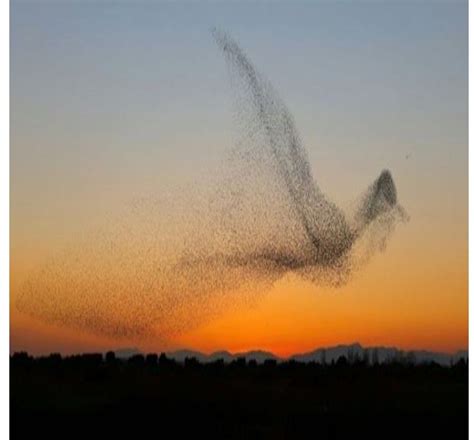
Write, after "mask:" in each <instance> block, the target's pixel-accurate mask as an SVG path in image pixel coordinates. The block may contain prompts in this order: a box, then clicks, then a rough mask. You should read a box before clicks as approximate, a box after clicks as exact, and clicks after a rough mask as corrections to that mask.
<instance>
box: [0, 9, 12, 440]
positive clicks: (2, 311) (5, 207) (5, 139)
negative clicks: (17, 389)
mask: <svg viewBox="0 0 474 440" xmlns="http://www.w3.org/2000/svg"><path fill="white" fill-rule="evenodd" d="M9 36H10V3H9V1H8V0H3V1H0V59H1V60H2V62H1V63H0V66H1V67H0V84H1V87H0V124H1V125H0V335H1V337H0V353H1V356H0V438H5V439H6V438H9V428H10V414H9V400H10V376H9V366H10V362H9V353H10V338H9V336H10V289H9V274H10V270H9V269H10V264H9V257H10V255H9V254H10V246H9V243H10V238H9V237H10V228H9V226H10V216H9V194H10V179H9V177H10V173H9V168H10V118H9V114H10V87H9V85H10V83H9V79H10V57H9V41H10V38H9Z"/></svg>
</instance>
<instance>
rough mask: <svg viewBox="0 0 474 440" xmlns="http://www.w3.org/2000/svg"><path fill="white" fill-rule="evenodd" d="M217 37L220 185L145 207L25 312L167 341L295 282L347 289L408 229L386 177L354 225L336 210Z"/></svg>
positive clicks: (65, 267) (34, 297)
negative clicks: (224, 137) (232, 136)
mask: <svg viewBox="0 0 474 440" xmlns="http://www.w3.org/2000/svg"><path fill="white" fill-rule="evenodd" d="M213 36H214V39H215V41H216V43H217V45H218V47H219V49H220V51H221V52H222V54H223V55H224V57H225V60H226V62H227V65H228V67H229V72H230V74H231V79H232V84H233V90H234V92H235V98H236V99H235V103H236V105H235V109H236V112H235V114H236V120H237V121H236V122H237V126H238V129H239V130H238V132H239V139H238V140H237V142H236V145H235V147H234V148H233V149H232V151H231V153H230V156H229V157H228V160H227V162H226V164H225V167H224V172H223V173H222V174H221V179H220V180H219V182H215V185H213V187H212V188H210V191H208V192H207V193H202V194H196V193H195V192H193V191H184V192H181V193H175V194H172V195H170V197H169V198H168V199H166V197H163V198H162V199H161V200H160V201H157V200H155V201H141V202H140V201H137V202H136V203H135V205H134V206H133V209H131V210H130V211H129V212H128V213H127V215H126V216H125V217H126V218H123V219H121V221H119V222H116V223H115V224H113V225H109V226H108V227H106V228H105V229H104V230H103V231H97V232H96V233H95V234H94V235H93V236H92V237H90V238H89V239H87V240H85V242H83V243H76V244H75V245H74V246H73V247H71V248H70V249H67V250H65V251H64V253H63V254H62V255H57V256H55V257H54V258H53V259H52V260H51V261H49V262H47V263H45V265H44V266H43V267H42V268H40V269H39V270H38V271H37V272H36V273H34V274H32V275H31V277H30V278H29V279H28V280H27V281H26V282H25V284H24V286H23V288H22V289H21V292H20V295H19V297H18V300H17V307H18V308H19V309H20V310H21V311H23V312H26V313H29V314H30V315H33V316H35V317H37V318H39V319H42V320H44V321H46V322H49V323H54V324H59V325H63V326H68V327H73V328H77V329H80V330H83V331H87V332H92V333H96V334H99V335H103V336H109V337H113V338H129V339H137V338H147V337H157V336H161V337H162V338H168V337H172V336H173V335H175V334H177V333H179V332H182V331H186V330H188V329H190V328H193V327H195V326H197V325H199V324H201V323H202V322H204V321H206V320H209V319H212V317H214V316H217V315H218V314H219V313H220V312H221V311H222V310H224V309H226V308H228V307H239V306H242V305H245V304H248V303H251V302H252V301H255V299H256V298H257V297H258V295H259V294H261V293H262V292H265V291H268V289H269V288H271V286H272V285H273V284H274V283H275V282H276V281H277V280H279V279H281V278H282V277H284V276H285V275H286V274H288V273H290V272H291V273H295V274H296V275H298V276H300V277H303V278H304V279H306V280H308V281H310V282H313V283H315V284H329V285H333V286H337V285H341V284H343V283H346V282H347V281H348V280H349V278H350V275H351V273H353V272H354V270H356V269H357V268H358V267H360V266H361V265H362V264H363V263H364V262H365V261H366V260H367V258H368V257H370V255H371V254H372V253H373V252H374V251H376V250H378V249H383V247H384V246H385V243H386V240H387V238H388V237H389V235H390V233H391V232H392V230H393V228H394V226H395V224H396V223H397V222H399V221H401V220H404V219H406V218H407V215H406V214H405V212H404V210H403V208H402V207H401V206H400V205H399V204H398V200H397V191H396V187H395V184H394V181H393V178H392V176H391V174H390V172H389V171H387V170H384V171H382V172H381V174H380V175H379V176H378V177H377V178H376V179H375V180H374V181H373V182H372V183H370V185H369V186H368V188H367V190H366V191H365V193H364V194H362V195H361V196H360V197H359V201H358V204H357V206H356V208H355V209H354V210H353V212H351V213H350V214H347V213H345V212H343V211H342V210H341V209H339V208H338V207H337V206H336V205H335V204H334V203H333V202H332V201H331V200H329V199H328V198H327V197H326V196H325V195H324V194H323V192H322V191H321V190H320V188H319V187H318V185H317V183H316V181H315V179H314V177H313V174H312V170H311V167H310V164H309V161H308V157H307V153H306V150H305V148H304V147H303V145H302V143H301V141H300V138H299V135H298V131H297V130H296V127H295V124H294V121H293V118H292V115H291V113H290V112H289V110H288V108H287V107H286V105H285V103H284V102H283V101H282V100H281V99H280V98H279V96H278V94H277V92H276V91H275V90H274V88H273V87H272V85H271V84H270V82H269V81H268V80H267V79H266V78H265V77H264V76H263V75H262V74H260V73H259V72H258V71H257V70H256V69H255V67H254V66H253V64H252V63H251V61H250V60H249V59H248V57H247V55H246V54H245V53H244V51H243V50H242V49H241V48H240V47H239V46H238V44H237V43H236V42H235V41H234V40H233V39H232V38H231V37H230V36H228V35H227V34H226V33H224V32H221V31H218V30H214V31H213ZM167 216H168V217H167Z"/></svg>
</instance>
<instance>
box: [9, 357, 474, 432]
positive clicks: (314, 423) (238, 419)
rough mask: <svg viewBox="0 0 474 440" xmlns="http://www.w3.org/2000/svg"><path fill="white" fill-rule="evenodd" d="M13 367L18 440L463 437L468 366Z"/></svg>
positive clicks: (65, 363) (152, 362) (42, 362)
mask: <svg viewBox="0 0 474 440" xmlns="http://www.w3.org/2000/svg"><path fill="white" fill-rule="evenodd" d="M10 362H11V371H10V375H11V379H10V381H11V390H10V391H11V393H10V396H11V397H10V399H11V438H13V439H27V438H28V439H29V438H34V439H56V438H61V439H71V438H73V439H75V438H78V439H87V440H88V439H96V438H102V439H114V438H127V439H139V438H150V439H151V438H153V439H155V438H156V439H159V438H186V437H187V438H201V437H204V438H222V439H240V438H270V439H284V438H285V439H286V438H288V439H294V438H315V439H336V438H355V439H358V438H362V439H363V438H378V439H386V438H397V439H411V438H416V439H423V440H424V439H430V438H444V439H458V438H461V439H462V438H467V434H468V367H467V364H466V363H465V362H464V361H460V362H458V363H457V364H456V365H453V366H452V367H441V366H439V365H437V364H430V365H418V366H415V365H411V364H409V363H406V362H405V363H404V362H392V363H390V364H383V365H372V366H371V365H367V364H366V363H364V362H362V361H358V362H355V363H354V364H351V365H349V364H348V363H347V361H345V359H344V358H342V359H339V361H338V362H337V363H336V364H332V365H319V364H299V363H294V362H293V363H282V364H275V363H272V362H267V363H265V364H264V365H256V364H255V363H254V362H250V363H246V362H245V360H238V361H234V362H233V363H231V364H229V365H224V364H223V363H220V362H215V363H212V364H206V365H201V364H198V363H197V362H196V361H194V360H187V362H186V363H185V365H184V366H183V365H179V364H176V363H175V362H173V361H170V360H168V359H166V358H165V357H161V358H159V359H158V358H157V356H156V355H151V356H148V357H147V358H144V357H143V356H135V357H133V358H131V359H130V360H128V361H120V360H117V359H114V358H113V356H111V355H109V356H108V358H107V359H104V360H103V359H102V356H101V355H82V356H76V357H69V358H61V357H60V356H59V355H52V356H49V357H45V358H37V359H33V358H31V357H29V356H27V355H26V354H15V355H14V356H12V357H11V359H10Z"/></svg>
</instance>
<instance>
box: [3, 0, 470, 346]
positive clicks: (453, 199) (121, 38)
mask: <svg viewBox="0 0 474 440" xmlns="http://www.w3.org/2000/svg"><path fill="white" fill-rule="evenodd" d="M467 6H468V5H467V2H464V1H459V2H458V1H439V2H428V1H387V2H376V1H372V2H368V1H367V2H366V1H354V2H342V1H340V2H312V3H302V2H296V4H295V3H293V2H292V3H290V2H287V3H279V2H278V3H270V2H262V3H250V2H249V3H246V2H243V3H228V4H225V3H223V2H222V3H219V2H192V3H186V4H184V3H181V4H176V3H164V2H163V3H158V2H156V3H154V2H137V3H132V2H98V1H97V2H79V1H74V2H73V1H71V2H69V1H68V2H46V1H41V2H26V1H18V0H14V1H13V2H12V3H11V25H10V27H11V60H10V69H11V75H10V77H11V99H10V101H11V116H10V118H11V153H10V157H11V159H10V160H11V163H10V171H11V172H10V174H11V194H10V199H11V201H10V212H11V214H10V215H11V237H10V239H11V243H10V249H11V270H10V271H11V351H17V350H27V351H29V352H31V353H49V352H51V351H61V352H63V353H71V352H77V351H90V350H106V349H110V348H119V347H123V346H137V347H139V348H141V349H143V350H150V351H158V350H162V349H175V348H182V347H192V348H195V349H199V350H203V351H212V350H217V349H228V350H230V351H240V350H247V349H251V348H261V349H266V350H271V351H273V352H275V353H277V354H280V355H288V354H291V353H296V352H300V351H305V350H311V349H313V348H315V347H320V346H325V345H333V344H338V343H350V342H354V341H358V342H360V343H362V344H363V345H396V346H399V347H401V348H404V349H416V348H424V349H433V350H440V351H455V350H458V349H465V348H466V347H467V340H468V308H467V303H468V302H467V301H468V293H467V281H468V272H467V252H468V251H467V209H468V206H467V182H468V168H467V167H468V165H467V152H468V143H467V142H468V137H467V136H468V129H467V116H468V97H467V90H468V64H467V63H468V44H467V36H468V22H467V20H468V18H467ZM214 26H217V27H218V28H220V29H224V30H226V31H227V32H229V34H230V35H232V36H233V37H234V38H235V39H236V40H237V41H238V42H239V44H240V45H241V46H242V47H243V48H244V50H245V51H246V53H247V54H248V56H249V57H250V58H251V59H252V60H253V62H254V63H255V65H256V66H257V67H258V69H259V70H260V71H261V72H263V73H264V74H265V75H266V76H267V77H268V78H269V79H270V81H271V82H272V84H273V85H274V86H275V88H276V89H277V90H278V92H279V94H280V96H281V97H282V98H283V100H284V101H285V102H286V104H287V105H288V107H289V109H290V110H291V112H292V114H293V116H294V119H295V121H296V126H297V128H298V130H299V132H300V136H301V139H302V142H303V143H304V145H305V147H306V149H307V151H308V156H309V160H310V164H311V167H312V170H313V175H314V177H315V178H316V180H317V182H318V184H319V186H320V187H321V188H322V189H323V190H324V191H325V193H326V194H328V196H330V197H331V199H333V200H334V201H336V202H337V203H339V204H341V205H344V204H346V203H348V202H350V201H351V200H353V199H354V197H355V196H356V195H357V194H359V193H361V192H362V191H363V190H364V189H365V188H366V187H367V184H368V183H369V182H370V181H372V180H373V179H375V178H376V177H377V175H378V174H379V173H380V171H381V170H382V169H384V168H388V169H390V170H391V172H392V174H393V177H394V179H395V182H396V184H397V189H398V197H399V201H400V203H401V204H402V205H403V207H404V208H405V210H406V211H407V213H408V214H409V216H410V221H409V222H408V223H404V224H401V225H399V226H398V227H397V229H396V230H395V232H394V234H393V235H392V237H391V239H390V241H389V243H388V245H387V248H386V250H385V251H384V252H383V253H380V254H377V255H376V256H374V258H373V259H372V260H371V261H370V262H369V264H368V265H367V266H366V267H364V268H363V269H362V270H361V271H360V272H358V273H357V274H356V275H355V276H354V278H353V279H352V280H351V281H350V282H349V283H348V284H347V285H345V286H343V287H340V288H338V289H329V288H325V287H315V286H312V285H310V284H309V283H307V282H304V281H302V280H301V279H298V278H297V277H295V276H288V277H285V278H284V279H282V280H280V281H278V282H277V283H276V284H275V285H274V286H273V288H272V289H271V290H270V291H269V292H267V293H266V294H265V295H263V296H262V297H261V298H260V299H259V300H258V301H257V302H256V303H254V304H252V305H251V306H250V307H239V308H237V309H235V308H233V309H232V310H228V311H225V312H223V313H221V314H219V316H216V317H214V318H213V319H211V320H209V321H206V322H203V324H202V325H200V326H198V327H196V328H193V329H191V330H189V331H186V332H184V333H182V334H179V335H176V336H175V337H173V338H172V339H171V340H166V341H163V340H160V339H159V338H157V339H156V340H153V341H146V342H143V341H140V340H126V341H124V340H115V339H113V338H109V337H104V336H100V335H94V334H90V333H88V332H85V331H82V330H81V331H80V330H77V329H74V328H66V327H62V326H58V325H53V324H49V323H46V322H43V321H40V320H38V319H37V318H34V317H31V316H27V315H26V314H23V313H22V312H20V311H18V310H17V309H16V307H15V298H16V297H17V295H18V292H19V291H20V290H21V289H22V285H23V283H24V282H25V280H26V279H27V278H28V276H29V274H30V273H31V272H32V271H34V270H35V269H36V268H37V267H38V266H41V264H43V263H44V262H45V261H47V260H48V259H49V258H51V256H52V255H57V254H58V253H60V252H61V251H62V250H63V249H64V248H65V247H67V246H68V245H69V244H70V243H71V242H74V241H75V240H76V239H77V237H78V236H82V235H84V234H87V231H89V230H91V229H94V227H95V226H96V225H97V224H101V222H103V221H104V219H108V218H110V216H113V215H115V214H116V213H117V212H120V210H121V209H123V207H124V206H126V205H127V203H129V202H130V201H131V200H134V199H136V198H139V197H143V196H147V195H159V194H160V193H161V192H164V191H165V188H169V187H170V186H174V185H181V184H183V183H186V182H193V181H196V180H199V178H200V176H201V175H203V174H206V173H212V170H213V169H215V167H217V166H218V164H219V161H220V160H221V158H222V157H223V155H225V152H226V151H227V150H228V149H229V148H230V147H232V144H233V142H234V137H233V130H235V128H234V125H233V122H234V121H233V117H232V93H231V92H230V90H229V80H228V75H227V70H226V66H225V63H224V61H223V59H222V57H221V54H220V53H219V51H218V50H217V49H216V46H215V43H214V41H213V39H212V37H211V34H210V29H211V28H212V27H214Z"/></svg>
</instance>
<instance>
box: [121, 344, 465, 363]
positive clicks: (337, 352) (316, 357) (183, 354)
mask: <svg viewBox="0 0 474 440" xmlns="http://www.w3.org/2000/svg"><path fill="white" fill-rule="evenodd" d="M136 354H142V353H141V352H140V351H139V350H138V349H136V348H125V349H119V350H116V351H115V355H116V356H117V357H119V358H129V357H131V356H133V355H136ZM166 356H167V357H168V358H170V359H174V360H175V361H177V362H184V360H185V359H186V358H195V359H197V360H198V361H199V362H201V363H206V362H214V361H216V360H219V359H222V360H223V361H224V362H225V363H229V362H232V361H233V360H235V359H239V358H245V359H246V360H247V361H250V360H255V361H256V362H257V363H263V362H264V361H265V360H267V359H272V360H275V361H277V362H282V361H289V360H294V361H297V362H319V363H324V362H326V363H331V362H333V361H334V362H336V361H337V360H338V359H339V358H340V357H342V356H345V357H346V358H347V359H348V360H349V361H353V360H356V359H365V360H366V361H368V362H369V363H374V362H380V363H383V362H387V361H390V360H393V359H401V358H405V359H406V358H408V359H410V360H411V361H412V362H414V363H425V362H432V361H433V362H436V363H438V364H440V365H450V364H451V363H452V362H457V361H458V360H459V359H461V358H463V359H465V360H467V359H468V352H467V351H466V350H459V351H457V352H454V353H442V352H434V351H427V350H413V351H404V350H401V349H399V348H397V347H385V346H372V347H363V346H362V345H361V344H359V343H358V342H356V343H353V344H346V345H336V346H332V347H323V348H318V349H316V350H313V351H309V352H305V353H300V354H295V355H292V356H289V357H279V356H277V355H275V354H273V353H271V352H268V351H263V350H252V351H246V352H240V353H230V352H229V351H225V350H223V351H215V352H213V353H210V354H206V353H202V352H200V351H195V350H187V349H183V350H176V351H171V352H166Z"/></svg>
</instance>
